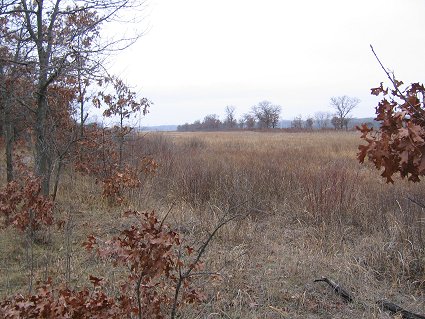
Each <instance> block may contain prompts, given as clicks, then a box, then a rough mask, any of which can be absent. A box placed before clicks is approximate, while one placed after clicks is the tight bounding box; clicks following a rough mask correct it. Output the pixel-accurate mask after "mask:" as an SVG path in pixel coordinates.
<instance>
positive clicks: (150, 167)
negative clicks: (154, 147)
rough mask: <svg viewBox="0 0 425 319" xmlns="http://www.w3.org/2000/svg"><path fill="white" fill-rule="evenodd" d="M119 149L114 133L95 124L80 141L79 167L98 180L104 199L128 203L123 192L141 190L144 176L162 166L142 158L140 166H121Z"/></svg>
mask: <svg viewBox="0 0 425 319" xmlns="http://www.w3.org/2000/svg"><path fill="white" fill-rule="evenodd" d="M117 147H118V146H117V143H116V141H115V139H114V132H113V130H111V129H106V128H99V127H97V126H95V125H93V126H92V127H90V128H87V129H86V134H85V138H84V139H83V140H81V141H79V142H78V147H77V155H76V160H75V168H76V170H77V171H79V172H82V173H84V174H87V175H90V176H93V177H95V178H96V181H97V182H100V183H101V184H102V196H103V197H104V198H107V199H108V200H109V201H110V202H111V203H118V204H119V203H121V202H122V201H123V200H124V194H123V191H124V190H125V189H131V188H137V187H139V186H140V184H141V181H140V176H141V174H142V173H144V174H152V173H155V171H156V169H157V167H158V164H157V163H156V162H155V161H154V160H153V159H152V158H150V157H142V158H141V159H140V160H139V161H138V163H137V165H132V166H130V165H128V164H126V163H122V164H121V165H120V158H119V151H118V150H117Z"/></svg>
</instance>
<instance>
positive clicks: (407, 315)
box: [314, 277, 425, 319]
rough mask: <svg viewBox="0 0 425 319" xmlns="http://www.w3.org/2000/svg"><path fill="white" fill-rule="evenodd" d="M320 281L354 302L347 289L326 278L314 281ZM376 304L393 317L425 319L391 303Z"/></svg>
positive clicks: (380, 301) (381, 301)
mask: <svg viewBox="0 0 425 319" xmlns="http://www.w3.org/2000/svg"><path fill="white" fill-rule="evenodd" d="M320 281H323V282H326V283H327V284H328V285H329V286H330V287H332V289H333V290H334V291H335V293H336V294H337V295H339V296H340V297H341V298H343V299H344V300H345V301H346V302H353V297H352V296H351V294H350V293H349V292H347V291H346V290H345V289H343V288H342V287H341V286H340V285H339V284H337V283H336V282H335V281H333V280H331V279H329V278H326V277H322V278H320V279H316V280H314V282H320ZM376 304H377V305H378V307H379V309H381V310H382V311H389V312H391V313H392V314H393V315H396V314H397V315H398V314H400V315H401V318H403V319H425V316H423V315H418V314H415V313H413V312H410V311H407V310H405V309H403V308H402V307H400V306H397V305H396V304H393V303H392V302H389V301H386V300H379V301H377V302H376Z"/></svg>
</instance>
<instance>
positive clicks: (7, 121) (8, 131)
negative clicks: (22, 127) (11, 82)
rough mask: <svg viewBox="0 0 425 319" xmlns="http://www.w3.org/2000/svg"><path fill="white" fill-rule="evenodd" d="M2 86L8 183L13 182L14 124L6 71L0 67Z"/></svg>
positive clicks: (0, 87)
mask: <svg viewBox="0 0 425 319" xmlns="http://www.w3.org/2000/svg"><path fill="white" fill-rule="evenodd" d="M0 77H1V79H2V81H1V84H0V90H1V99H2V102H3V123H2V124H3V134H4V138H5V141H6V150H5V152H6V178H7V182H8V183H9V182H11V181H12V180H13V137H14V136H13V123H12V119H11V117H10V96H9V94H8V92H7V89H6V83H5V81H4V69H3V67H2V66H0Z"/></svg>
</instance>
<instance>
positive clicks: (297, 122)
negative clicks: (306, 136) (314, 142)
mask: <svg viewBox="0 0 425 319" xmlns="http://www.w3.org/2000/svg"><path fill="white" fill-rule="evenodd" d="M291 128H294V129H302V128H303V119H302V116H301V115H298V116H296V117H294V119H293V120H292V122H291Z"/></svg>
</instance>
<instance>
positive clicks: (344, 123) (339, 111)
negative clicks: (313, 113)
mask: <svg viewBox="0 0 425 319" xmlns="http://www.w3.org/2000/svg"><path fill="white" fill-rule="evenodd" d="M359 103H360V100H359V99H358V98H356V97H349V96H347V95H344V96H337V97H332V98H331V101H330V105H331V107H332V108H333V109H334V110H335V117H337V118H338V122H337V124H339V127H335V128H336V129H343V128H344V127H345V129H348V122H349V121H350V113H351V111H352V110H353V109H354V108H355V107H356V106H357V105H358V104H359ZM332 124H333V123H332Z"/></svg>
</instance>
